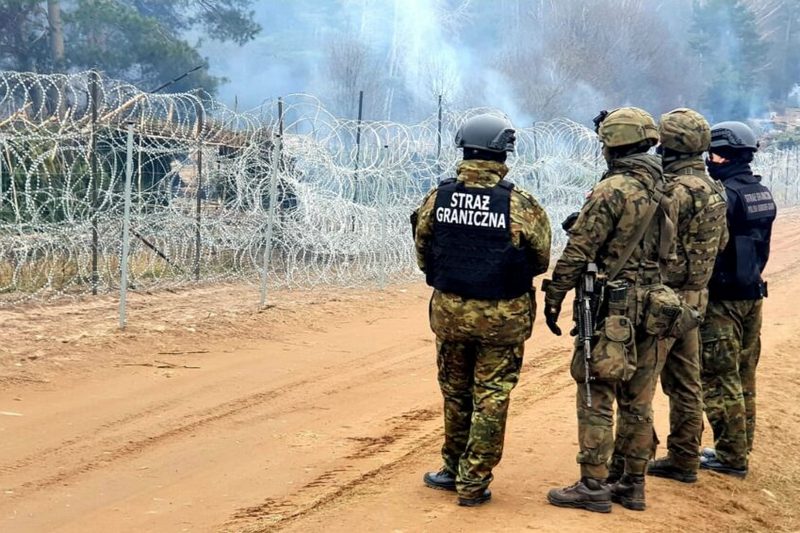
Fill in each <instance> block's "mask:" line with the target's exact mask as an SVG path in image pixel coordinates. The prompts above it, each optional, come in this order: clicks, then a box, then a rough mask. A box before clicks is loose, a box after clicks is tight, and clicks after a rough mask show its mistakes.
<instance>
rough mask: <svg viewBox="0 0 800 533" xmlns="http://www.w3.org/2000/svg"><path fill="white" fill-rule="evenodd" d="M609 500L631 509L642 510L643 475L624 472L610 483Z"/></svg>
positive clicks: (643, 505) (643, 507) (643, 503)
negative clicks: (620, 477)
mask: <svg viewBox="0 0 800 533" xmlns="http://www.w3.org/2000/svg"><path fill="white" fill-rule="evenodd" d="M610 490H611V501H613V502H614V503H618V504H620V505H622V506H623V507H624V508H626V509H630V510H631V511H644V509H645V501H644V476H633V475H631V474H625V475H624V476H622V479H620V480H619V481H617V482H616V483H614V484H613V485H611V487H610Z"/></svg>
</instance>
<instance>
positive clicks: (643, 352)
mask: <svg viewBox="0 0 800 533" xmlns="http://www.w3.org/2000/svg"><path fill="white" fill-rule="evenodd" d="M636 351H637V361H636V371H635V372H634V374H633V376H632V377H631V379H630V380H628V381H626V382H604V381H593V382H591V385H590V388H591V394H592V407H588V406H587V405H586V386H585V385H584V384H583V383H578V394H577V410H578V444H579V446H580V452H579V453H578V458H577V461H578V463H579V464H580V465H581V476H585V477H591V478H595V479H605V478H606V477H608V462H609V459H611V456H612V454H613V455H614V456H615V457H617V458H618V460H619V461H620V463H621V464H620V469H621V470H622V471H624V472H627V473H629V474H633V475H643V474H644V472H645V468H646V467H647V461H648V460H649V459H650V456H651V455H652V449H653V437H654V435H653V408H652V404H653V396H654V395H655V389H656V381H657V379H658V372H657V369H659V368H660V367H661V364H663V363H661V362H660V361H662V360H663V359H664V355H665V353H666V347H665V345H664V344H663V342H661V341H658V340H657V339H656V338H655V337H652V336H650V335H647V334H646V333H644V332H643V331H640V330H639V328H637V335H636ZM574 357H580V358H583V348H582V347H581V346H580V344H579V343H576V349H575V355H574ZM615 400H616V402H617V432H616V438H615V436H614V401H615Z"/></svg>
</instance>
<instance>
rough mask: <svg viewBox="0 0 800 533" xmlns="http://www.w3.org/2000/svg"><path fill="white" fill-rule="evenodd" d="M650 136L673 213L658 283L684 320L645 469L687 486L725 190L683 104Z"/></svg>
mask: <svg viewBox="0 0 800 533" xmlns="http://www.w3.org/2000/svg"><path fill="white" fill-rule="evenodd" d="M658 133H659V136H660V137H661V144H660V145H659V146H658V148H657V151H658V152H659V153H660V154H661V160H662V162H663V166H664V175H665V178H666V180H667V182H668V189H669V192H670V196H671V198H672V203H673V206H674V207H675V209H676V211H677V214H678V231H677V235H678V237H677V240H676V252H677V253H676V256H675V260H672V261H670V263H669V264H668V266H667V269H666V279H665V282H666V283H667V285H669V286H670V287H673V288H675V289H677V290H678V292H679V294H680V295H681V298H682V299H683V301H684V303H685V304H686V305H687V306H688V307H689V308H691V314H692V318H691V323H690V324H688V325H687V326H686V327H685V331H684V332H683V334H682V336H680V337H679V338H677V339H675V341H674V344H673V345H672V347H671V349H670V351H669V353H668V354H667V358H666V362H665V364H664V369H663V370H662V371H661V387H662V389H663V390H664V393H665V394H666V395H667V396H669V425H670V434H669V437H668V438H667V449H668V455H667V456H666V457H663V458H660V459H657V460H655V461H650V463H649V465H648V468H647V473H648V474H649V475H653V476H659V477H665V478H670V479H676V480H678V481H683V482H685V483H694V482H695V481H697V468H698V466H699V451H700V437H701V435H702V433H703V393H702V385H701V382H700V334H699V328H698V326H699V324H700V323H701V322H702V320H703V316H704V315H705V311H706V305H707V303H708V289H707V286H708V280H709V279H710V278H711V272H712V270H713V268H714V260H715V259H716V257H717V254H718V253H719V252H720V251H721V250H722V249H723V248H724V247H725V244H726V243H727V240H728V231H727V228H726V225H725V190H724V188H723V186H722V184H721V183H720V182H718V181H715V180H712V179H711V178H709V177H708V174H706V169H705V164H704V163H703V159H702V154H703V152H705V151H706V150H708V146H709V143H710V142H711V128H710V126H709V125H708V122H707V121H706V119H705V118H703V116H702V115H700V114H699V113H697V112H696V111H693V110H691V109H675V110H673V111H670V112H669V113H666V114H664V115H662V116H661V122H660V123H659V125H658ZM654 444H657V441H656V442H655V443H654ZM612 465H613V466H612V470H613V469H614V466H616V469H618V470H619V460H616V461H612ZM612 475H613V473H612Z"/></svg>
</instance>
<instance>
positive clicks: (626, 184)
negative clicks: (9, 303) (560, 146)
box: [545, 154, 664, 479]
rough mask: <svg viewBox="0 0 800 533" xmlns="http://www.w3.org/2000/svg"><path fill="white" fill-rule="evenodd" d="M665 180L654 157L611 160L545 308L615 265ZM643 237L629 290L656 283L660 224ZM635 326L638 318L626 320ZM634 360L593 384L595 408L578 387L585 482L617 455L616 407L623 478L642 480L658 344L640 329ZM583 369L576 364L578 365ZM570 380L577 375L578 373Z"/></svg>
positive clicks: (628, 270) (631, 264)
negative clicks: (593, 268) (613, 377)
mask: <svg viewBox="0 0 800 533" xmlns="http://www.w3.org/2000/svg"><path fill="white" fill-rule="evenodd" d="M660 181H662V176H661V161H660V160H659V158H658V157H657V156H653V155H648V154H639V155H634V156H630V157H626V158H622V159H616V160H614V161H612V163H611V166H610V169H609V171H608V172H607V173H606V175H605V176H604V177H603V179H602V180H601V181H600V183H598V184H597V185H596V186H595V188H594V190H593V191H592V193H591V196H590V197H589V199H588V200H587V202H586V203H585V204H584V206H583V208H582V209H581V214H580V215H579V216H578V219H577V220H576V222H575V225H574V226H573V227H572V229H571V231H570V239H569V242H568V243H567V246H566V248H565V249H564V252H563V254H562V255H561V258H560V259H559V260H558V262H557V263H556V266H555V269H554V270H553V280H552V282H551V284H550V287H549V289H548V291H547V293H546V295H545V298H546V299H545V304H546V305H551V304H552V305H557V306H560V304H561V301H562V300H563V299H564V296H565V295H566V293H567V292H568V291H570V290H571V289H573V288H574V287H575V286H576V284H577V281H578V278H579V277H580V275H581V273H582V272H583V270H584V268H585V267H586V264H587V263H589V262H592V261H596V262H597V263H598V266H599V267H600V269H601V270H603V269H604V268H606V267H607V266H608V265H611V264H613V263H614V262H615V261H617V260H618V259H619V257H620V255H621V254H622V251H623V250H624V249H625V247H626V246H627V244H628V241H630V240H631V239H632V238H634V235H635V234H636V232H637V228H638V224H639V223H640V220H641V218H642V216H643V213H644V212H645V211H646V210H647V207H648V205H649V204H650V199H651V197H652V196H653V191H654V189H655V187H656V183H657V182H660ZM651 225H653V229H651V230H650V231H648V232H647V233H646V234H645V239H644V242H643V246H640V247H638V248H636V249H634V252H633V254H632V255H631V257H630V258H629V259H628V261H627V262H626V263H625V265H624V267H623V268H622V270H621V272H620V274H619V276H618V277H617V279H620V280H626V281H627V282H628V283H629V284H630V286H631V287H634V286H644V285H649V284H653V283H657V282H658V281H659V280H660V278H659V268H658V245H659V239H660V234H659V230H658V229H657V228H658V224H657V221H656V219H655V218H654V219H653V222H651ZM629 318H630V319H631V321H633V322H634V323H635V322H636V320H635V318H636V317H635V316H630V317H629ZM635 344H636V353H637V356H638V357H637V362H636V370H635V372H634V375H633V377H632V378H631V379H630V380H629V381H627V382H624V383H612V382H604V381H592V382H591V394H592V402H593V404H592V407H587V405H586V399H587V398H586V391H585V387H584V386H583V384H580V385H579V386H578V395H577V409H578V441H579V445H580V452H579V453H578V457H577V461H578V463H579V464H580V465H581V476H582V477H588V478H593V479H605V478H606V477H607V476H608V467H607V462H608V460H609V458H610V457H611V454H612V451H613V449H614V432H613V410H614V400H615V399H616V400H617V403H618V405H619V417H620V418H621V419H622V420H623V421H624V424H621V425H620V429H619V430H618V434H617V442H618V447H619V449H620V450H621V452H622V455H623V457H624V458H625V471H626V472H627V473H629V474H633V475H643V474H644V471H645V466H646V465H647V460H648V459H649V458H650V454H651V449H652V438H653V429H652V423H653V416H652V407H651V405H652V400H653V394H654V392H655V382H656V379H657V374H656V369H657V368H658V367H659V366H660V363H659V358H662V359H663V357H664V353H663V350H661V351H659V350H658V343H657V341H656V339H655V337H653V336H651V335H648V334H647V333H646V332H645V331H644V330H643V328H641V327H637V328H636V331H635ZM583 359H584V356H583V348H582V346H580V345H579V344H577V343H576V350H575V353H574V355H573V362H574V364H573V369H575V368H578V367H580V365H581V364H582V361H583ZM576 361H577V362H578V363H577V364H575V362H576ZM573 377H577V376H575V371H574V370H573Z"/></svg>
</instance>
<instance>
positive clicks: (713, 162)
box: [700, 122, 777, 477]
mask: <svg viewBox="0 0 800 533" xmlns="http://www.w3.org/2000/svg"><path fill="white" fill-rule="evenodd" d="M757 150H758V142H757V141H756V137H755V135H754V134H753V130H751V129H750V128H749V127H748V126H747V125H746V124H743V123H741V122H722V123H720V124H716V125H715V126H713V127H712V128H711V148H710V149H709V158H708V160H707V161H706V163H707V166H708V171H709V173H710V174H711V176H712V177H713V178H716V179H718V180H721V181H722V183H723V184H724V185H725V191H726V193H727V200H728V207H727V222H728V232H729V234H730V237H729V239H728V244H727V246H726V247H725V249H724V250H723V252H722V253H721V254H720V255H719V257H717V260H716V264H715V265H714V273H713V275H712V276H711V282H710V283H709V287H708V288H709V303H708V311H707V313H706V319H705V322H704V323H703V325H702V326H701V328H700V336H701V340H702V343H703V347H702V350H703V353H702V364H703V368H702V379H703V400H704V402H705V409H706V416H707V417H708V421H709V422H710V423H711V428H712V430H713V432H714V443H715V445H716V450H713V449H707V450H705V451H704V453H703V456H701V458H700V467H701V468H706V469H709V470H714V471H716V472H720V473H723V474H730V475H734V476H738V477H744V476H746V475H747V454H748V453H749V452H750V450H752V448H753V433H754V431H755V423H756V403H755V402H756V365H757V364H758V358H759V355H760V354H761V306H762V300H763V298H765V297H766V296H767V284H766V282H765V281H764V280H763V279H762V278H761V273H762V272H763V271H764V267H765V266H766V264H767V259H768V258H769V244H770V237H771V236H772V223H773V221H774V220H775V215H776V212H777V209H776V207H775V202H774V201H773V199H772V194H771V193H770V191H769V189H767V188H766V187H765V186H764V185H762V184H761V176H757V175H754V174H753V171H752V169H751V168H750V163H751V162H752V161H753V156H754V154H755V152H756V151H757Z"/></svg>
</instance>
